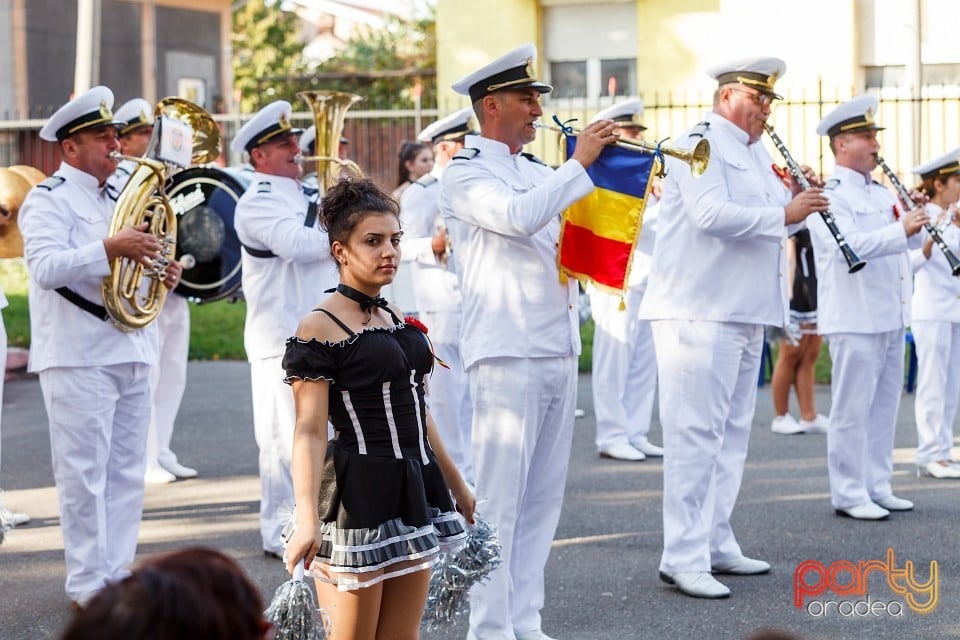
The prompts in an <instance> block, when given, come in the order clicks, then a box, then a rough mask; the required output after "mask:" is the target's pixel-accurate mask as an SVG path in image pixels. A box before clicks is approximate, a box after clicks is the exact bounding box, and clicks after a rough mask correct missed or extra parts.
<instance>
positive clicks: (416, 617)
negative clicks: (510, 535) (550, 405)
mask: <svg viewBox="0 0 960 640" xmlns="http://www.w3.org/2000/svg"><path fill="white" fill-rule="evenodd" d="M320 215H321V218H322V222H323V225H324V227H325V229H326V230H327V232H328V233H329V235H330V251H331V253H332V254H333V257H334V258H335V259H336V260H337V262H338V264H339V269H340V284H339V285H338V286H337V289H336V291H335V292H334V293H332V295H330V296H328V297H327V298H326V299H325V300H324V301H323V302H322V303H321V304H320V305H319V306H318V307H317V308H316V309H314V310H313V311H312V312H311V313H309V314H308V315H307V316H306V317H304V318H303V320H302V321H301V323H300V326H299V328H298V329H297V335H296V336H294V337H293V338H291V339H290V340H289V341H288V342H287V350H286V354H285V356H284V369H285V370H286V372H287V381H288V382H289V383H290V384H291V385H292V386H293V394H294V399H295V402H296V414H297V417H296V428H295V431H294V443H293V459H292V463H293V484H294V493H295V496H296V501H297V514H296V523H297V527H296V529H295V531H294V533H293V536H292V538H291V539H290V541H289V543H288V545H287V553H286V555H287V568H288V569H289V570H290V571H291V572H292V571H293V569H294V567H295V565H296V564H297V562H298V561H300V560H301V559H302V560H304V562H305V565H306V566H307V567H308V568H309V569H311V570H312V572H313V576H314V578H315V580H316V586H317V595H318V599H319V601H320V606H321V607H322V608H324V609H326V611H327V613H328V614H329V616H330V618H331V625H330V627H331V635H332V637H333V638H335V639H336V640H345V639H351V640H352V639H363V640H367V639H369V640H375V639H376V640H385V639H387V638H390V639H391V640H398V639H407V638H417V637H419V627H420V618H421V616H422V614H423V609H424V605H425V602H426V596H427V588H428V584H429V579H430V571H429V569H430V567H431V566H432V565H433V564H434V562H435V561H436V558H437V555H438V553H439V552H440V551H441V550H444V549H445V547H453V546H456V545H457V544H458V543H459V541H461V540H462V539H463V538H464V537H465V535H466V534H465V531H464V528H463V525H462V521H461V519H460V517H459V516H458V515H457V514H456V513H455V512H454V505H453V502H452V501H451V497H450V493H451V492H452V493H453V497H454V498H455V500H456V505H457V509H458V510H459V511H460V512H461V513H462V514H463V516H464V517H465V518H466V519H467V520H472V517H473V509H474V506H475V499H474V496H473V494H472V493H471V491H470V489H469V488H468V487H467V485H466V483H465V482H464V481H463V479H462V478H461V476H460V474H459V472H458V471H457V470H456V467H455V466H454V464H453V462H452V461H451V459H450V457H449V456H448V455H447V453H446V451H445V450H444V448H443V443H442V442H441V441H440V439H439V436H438V435H437V430H436V428H435V426H434V424H433V419H432V418H431V416H430V414H429V412H428V411H427V410H426V407H425V404H424V382H425V378H426V377H427V376H428V375H429V374H430V372H431V370H432V368H433V362H434V356H433V353H432V350H431V348H430V345H429V341H428V340H427V337H426V335H425V333H424V332H422V331H421V330H420V329H419V328H417V327H415V326H412V325H408V324H405V323H404V322H403V320H402V319H401V317H400V315H399V311H398V310H397V309H396V308H394V307H391V306H389V305H388V304H387V302H386V301H385V300H383V299H382V298H380V297H379V294H380V289H381V287H383V286H384V285H387V284H389V283H390V282H392V281H393V278H394V276H395V275H396V271H397V266H398V265H399V264H400V251H399V242H400V235H401V232H400V222H399V213H398V208H397V204H396V202H395V201H394V200H392V199H391V198H390V197H389V196H387V195H386V194H385V193H383V192H382V191H380V190H379V189H378V188H377V187H376V186H375V185H374V184H373V183H372V182H370V181H369V180H360V181H341V182H340V183H339V184H337V185H335V186H334V187H332V188H331V189H330V191H329V192H328V193H327V195H326V197H324V199H323V202H322V204H321V214H320ZM438 375H442V372H441V373H439V374H438ZM328 419H329V421H330V422H331V423H332V424H333V427H334V429H335V431H336V436H335V437H334V439H332V440H330V441H329V443H328V442H327V421H328Z"/></svg>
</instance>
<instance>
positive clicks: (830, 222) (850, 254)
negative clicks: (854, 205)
mask: <svg viewBox="0 0 960 640" xmlns="http://www.w3.org/2000/svg"><path fill="white" fill-rule="evenodd" d="M763 129H764V131H766V132H767V133H768V134H769V135H770V139H771V140H772V141H773V146H775V147H776V148H777V151H779V152H780V155H782V156H783V161H784V162H786V163H787V169H789V171H790V173H791V174H792V175H793V178H794V180H796V181H797V184H799V185H800V188H801V189H803V190H804V191H806V190H808V189H810V188H811V187H812V185H811V184H810V181H809V180H807V177H806V176H805V175H803V170H802V169H800V164H799V163H798V162H797V161H796V160H794V159H793V156H792V155H791V154H790V150H789V149H787V145H785V144H784V143H783V140H781V139H780V136H778V135H777V133H776V132H775V131H774V130H773V127H771V126H770V125H769V124H767V123H766V122H764V123H763ZM818 213H819V214H820V217H821V218H823V222H824V224H826V225H827V230H828V231H830V235H832V236H833V239H834V240H836V241H837V245H838V246H839V247H840V253H842V254H843V258H844V260H846V261H847V267H848V269H847V273H856V272H857V271H860V269H863V268H864V267H865V266H867V261H866V260H861V259H860V257H859V256H857V254H856V253H854V251H853V249H851V248H850V245H848V244H847V240H846V238H844V237H843V234H842V233H841V232H840V229H839V228H838V227H837V221H836V220H835V219H834V217H833V214H832V213H830V211H829V209H828V210H827V211H819V212H818Z"/></svg>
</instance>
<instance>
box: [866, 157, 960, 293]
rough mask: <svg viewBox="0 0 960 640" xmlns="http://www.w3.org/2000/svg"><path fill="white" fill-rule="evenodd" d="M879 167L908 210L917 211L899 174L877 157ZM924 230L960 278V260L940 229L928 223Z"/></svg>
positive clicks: (952, 270)
mask: <svg viewBox="0 0 960 640" xmlns="http://www.w3.org/2000/svg"><path fill="white" fill-rule="evenodd" d="M877 165H879V166H880V168H881V169H883V172H884V173H885V174H886V175H887V177H888V178H889V179H890V183H891V184H892V185H893V188H894V189H896V190H897V195H899V196H900V199H901V200H902V201H903V204H905V205H906V206H907V208H908V209H916V208H917V203H916V202H914V201H913V198H911V197H910V192H909V191H908V190H907V188H906V187H905V186H903V183H902V182H900V178H898V177H897V174H895V173H894V172H893V170H892V169H891V168H890V167H889V166H888V165H887V163H886V162H884V161H883V158H881V157H880V156H877ZM923 228H924V229H926V230H927V233H929V234H930V237H931V238H933V242H934V244H936V245H937V246H938V247H940V251H942V252H943V257H944V258H946V259H947V264H949V265H950V273H952V274H953V275H955V276H960V260H958V259H957V256H956V254H954V253H953V251H951V250H950V247H948V246H947V243H946V241H944V239H943V235H942V234H941V233H940V229H938V228H937V226H936V225H935V224H933V222H928V223H926V224H925V225H923Z"/></svg>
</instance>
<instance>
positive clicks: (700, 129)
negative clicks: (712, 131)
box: [687, 120, 710, 138]
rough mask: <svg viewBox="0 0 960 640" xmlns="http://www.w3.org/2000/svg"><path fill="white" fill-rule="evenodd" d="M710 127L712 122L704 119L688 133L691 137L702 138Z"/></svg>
mask: <svg viewBox="0 0 960 640" xmlns="http://www.w3.org/2000/svg"><path fill="white" fill-rule="evenodd" d="M709 128H710V123H709V122H707V121H706V120H704V121H703V122H698V123H697V124H696V126H694V127H693V129H691V130H690V133H689V134H687V135H688V136H690V137H694V136H695V137H697V138H702V137H703V136H705V135H707V129H709Z"/></svg>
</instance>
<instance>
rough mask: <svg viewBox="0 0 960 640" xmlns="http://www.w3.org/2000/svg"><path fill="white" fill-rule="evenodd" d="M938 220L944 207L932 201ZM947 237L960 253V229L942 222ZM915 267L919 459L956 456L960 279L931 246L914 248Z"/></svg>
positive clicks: (932, 214)
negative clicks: (925, 251) (927, 251)
mask: <svg viewBox="0 0 960 640" xmlns="http://www.w3.org/2000/svg"><path fill="white" fill-rule="evenodd" d="M927 213H928V214H929V215H930V219H931V220H933V221H934V222H936V221H937V219H938V217H939V216H940V215H941V214H942V213H943V209H941V208H940V207H939V206H937V205H935V204H933V203H932V202H931V203H928V204H927ZM940 233H941V235H942V236H943V240H944V242H946V243H947V246H948V247H950V249H951V250H952V251H953V252H954V253H955V254H958V255H960V228H958V227H957V226H956V225H955V224H952V223H948V224H945V225H941V229H940ZM910 261H911V263H912V266H913V271H914V279H913V286H914V291H913V304H912V315H913V322H912V323H911V325H910V330H911V331H912V332H913V341H914V344H916V347H917V391H916V394H917V395H916V399H915V401H914V411H915V415H916V422H917V464H918V465H926V464H928V463H930V462H938V461H940V460H950V459H951V455H950V452H951V449H952V448H953V421H954V419H955V418H956V416H957V404H958V403H960V278H958V277H955V276H953V275H952V274H951V273H950V265H949V264H947V259H946V258H945V257H944V256H943V251H941V250H940V249H939V247H937V246H936V245H934V246H933V247H931V248H930V259H929V260H928V259H926V258H925V257H924V255H923V250H922V249H915V250H912V251H911V252H910Z"/></svg>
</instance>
